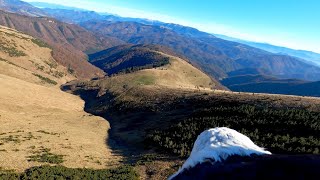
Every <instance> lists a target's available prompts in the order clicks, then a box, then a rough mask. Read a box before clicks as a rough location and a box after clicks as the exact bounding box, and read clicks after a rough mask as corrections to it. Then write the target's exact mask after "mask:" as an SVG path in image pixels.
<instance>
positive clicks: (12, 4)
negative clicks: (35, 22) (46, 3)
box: [0, 0, 47, 16]
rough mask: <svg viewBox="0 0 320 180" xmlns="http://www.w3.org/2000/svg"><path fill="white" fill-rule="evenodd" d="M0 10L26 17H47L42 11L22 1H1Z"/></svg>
mask: <svg viewBox="0 0 320 180" xmlns="http://www.w3.org/2000/svg"><path fill="white" fill-rule="evenodd" d="M0 10H3V11H7V12H12V13H19V14H22V15H26V16H47V14H46V13H45V12H44V11H42V10H41V9H39V8H36V7H34V6H32V5H30V4H29V3H26V2H23V1H20V0H0Z"/></svg>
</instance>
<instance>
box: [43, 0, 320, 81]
mask: <svg viewBox="0 0 320 180" xmlns="http://www.w3.org/2000/svg"><path fill="white" fill-rule="evenodd" d="M42 6H44V5H43V4H42ZM48 7H49V8H48ZM50 7H51V6H50V5H47V6H46V7H45V8H44V9H43V10H44V11H46V13H48V14H50V15H51V16H53V17H55V18H58V19H60V20H64V21H67V22H70V23H77V24H80V25H81V26H82V27H84V28H86V29H87V30H89V31H92V32H95V33H97V34H100V35H103V36H113V37H116V38H118V39H120V40H122V41H124V42H127V43H133V44H159V45H163V46H168V47H170V48H172V49H174V50H175V51H176V52H177V53H179V54H182V55H184V56H186V57H187V58H188V59H189V60H190V61H191V63H192V64H194V65H195V66H198V67H200V68H201V69H202V70H203V71H205V72H206V73H208V74H210V75H211V76H213V77H215V78H218V79H223V78H226V77H228V75H227V74H228V72H231V71H235V70H239V69H246V68H264V69H267V70H268V71H269V72H270V73H271V74H272V75H273V76H275V77H278V78H299V79H305V80H320V78H319V77H320V76H319V75H320V68H319V67H316V66H314V65H312V64H310V63H309V62H307V61H306V60H303V59H300V58H295V57H292V56H288V55H282V54H273V53H270V52H267V51H264V50H261V49H257V48H254V47H251V46H248V45H245V44H241V43H237V42H231V41H226V40H223V39H220V38H217V37H215V36H214V35H212V34H209V33H205V32H201V31H199V30H197V29H195V28H191V27H185V26H181V25H177V24H171V23H163V22H159V21H151V20H146V19H139V18H122V17H119V16H115V15H102V14H99V13H95V12H91V11H83V10H78V9H71V8H69V9H68V8H63V9H52V8H50Z"/></svg>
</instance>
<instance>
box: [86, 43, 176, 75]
mask: <svg viewBox="0 0 320 180" xmlns="http://www.w3.org/2000/svg"><path fill="white" fill-rule="evenodd" d="M169 60H170V58H169V57H167V56H164V55H162V54H161V53H159V52H155V51H152V50H150V49H148V48H144V47H129V48H127V49H126V48H124V49H122V48H120V49H117V50H107V51H103V52H99V53H97V54H96V55H90V61H91V62H92V63H93V64H94V65H95V66H97V67H99V68H101V69H103V70H104V71H105V72H106V73H107V74H108V75H113V74H119V73H131V72H134V71H138V70H142V69H151V68H156V67H161V66H164V65H166V64H169Z"/></svg>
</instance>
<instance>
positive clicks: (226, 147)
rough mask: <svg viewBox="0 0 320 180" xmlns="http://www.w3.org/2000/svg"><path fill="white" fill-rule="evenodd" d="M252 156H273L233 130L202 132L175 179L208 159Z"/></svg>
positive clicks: (223, 128)
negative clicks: (184, 171)
mask: <svg viewBox="0 0 320 180" xmlns="http://www.w3.org/2000/svg"><path fill="white" fill-rule="evenodd" d="M252 154H257V155H262V154H271V153H270V152H269V151H266V150H264V149H263V148H261V147H259V146H257V145H255V144H254V143H253V142H252V141H251V140H250V139H249V138H248V137H247V136H245V135H243V134H241V133H238V132H237V131H235V130H233V129H229V128H226V127H219V128H213V129H209V130H206V131H204V132H202V133H201V134H200V135H199V136H198V138H197V140H196V142H195V143H194V146H193V149H192V152H191V154H190V157H189V158H188V159H187V161H186V162H185V163H184V164H183V166H182V167H181V168H180V169H179V171H178V172H177V173H176V174H174V175H173V176H171V177H170V178H169V179H172V178H174V177H175V176H177V175H178V174H179V173H181V172H182V171H183V170H185V169H189V168H192V167H194V166H196V165H197V164H199V163H202V162H204V161H205V160H206V159H212V160H213V161H217V162H219V161H222V160H225V159H227V158H228V157H229V156H232V155H240V156H250V155H252Z"/></svg>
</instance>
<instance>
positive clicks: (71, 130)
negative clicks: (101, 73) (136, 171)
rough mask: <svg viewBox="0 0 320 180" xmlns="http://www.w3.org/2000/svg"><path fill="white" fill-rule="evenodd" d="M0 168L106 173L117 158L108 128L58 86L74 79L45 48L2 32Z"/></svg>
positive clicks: (30, 39) (5, 30) (6, 30)
mask: <svg viewBox="0 0 320 180" xmlns="http://www.w3.org/2000/svg"><path fill="white" fill-rule="evenodd" d="M0 49H1V51H0V124H1V128H0V167H1V168H2V169H9V170H17V171H23V170H25V169H27V168H30V167H33V166H38V165H43V164H51V165H54V164H61V165H64V166H67V167H73V168H75V167H79V168H83V167H86V168H105V167H108V166H114V165H117V164H118V162H119V160H120V159H121V157H120V156H117V155H115V154H114V153H113V152H112V150H111V148H110V147H109V145H108V144H107V140H108V129H109V128H110V126H109V123H108V122H107V121H106V120H105V119H103V118H100V117H97V116H93V115H91V114H88V113H86V112H84V110H83V109H84V102H83V101H82V100H81V99H80V98H79V97H76V96H74V95H71V94H67V93H64V92H62V91H61V90H60V89H59V88H58V87H59V85H61V84H62V83H65V82H66V81H69V80H72V79H75V77H74V76H73V75H72V73H70V72H69V70H68V69H67V68H65V67H63V66H61V65H59V64H58V63H57V62H56V61H55V59H54V58H53V57H52V55H51V52H52V50H51V49H50V48H49V47H47V45H46V43H44V42H42V41H40V40H38V39H35V38H33V37H31V36H28V35H25V34H22V33H19V32H17V31H15V30H13V29H9V28H5V27H0Z"/></svg>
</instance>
